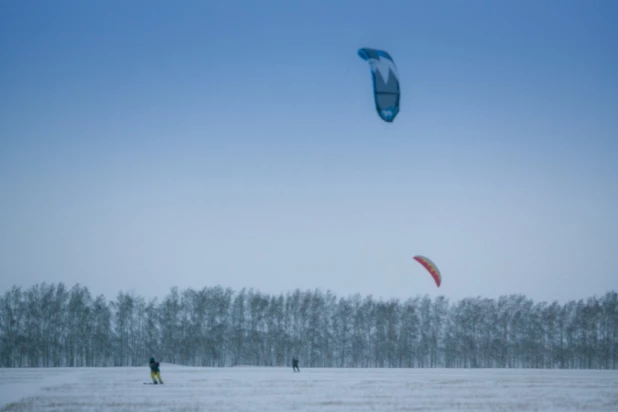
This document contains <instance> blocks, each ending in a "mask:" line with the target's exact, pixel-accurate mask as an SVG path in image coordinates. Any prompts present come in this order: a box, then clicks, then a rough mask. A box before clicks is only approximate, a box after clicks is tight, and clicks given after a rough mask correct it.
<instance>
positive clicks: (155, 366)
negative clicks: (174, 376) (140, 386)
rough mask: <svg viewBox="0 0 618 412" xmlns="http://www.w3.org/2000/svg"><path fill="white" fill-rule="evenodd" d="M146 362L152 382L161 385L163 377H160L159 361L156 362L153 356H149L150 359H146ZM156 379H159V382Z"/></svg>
mask: <svg viewBox="0 0 618 412" xmlns="http://www.w3.org/2000/svg"><path fill="white" fill-rule="evenodd" d="M148 364H149V366H150V377H151V378H152V383H154V384H155V385H156V384H157V383H160V384H162V385H163V379H161V371H160V370H159V362H157V361H156V360H155V358H154V356H153V357H151V358H150V361H148ZM155 378H156V379H155ZM157 379H158V380H159V382H157Z"/></svg>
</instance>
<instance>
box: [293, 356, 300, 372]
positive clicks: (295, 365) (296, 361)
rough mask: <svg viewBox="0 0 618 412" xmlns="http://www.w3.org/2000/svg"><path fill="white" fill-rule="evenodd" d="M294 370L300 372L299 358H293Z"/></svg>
mask: <svg viewBox="0 0 618 412" xmlns="http://www.w3.org/2000/svg"><path fill="white" fill-rule="evenodd" d="M292 370H293V371H294V372H300V368H299V367H298V359H296V358H292Z"/></svg>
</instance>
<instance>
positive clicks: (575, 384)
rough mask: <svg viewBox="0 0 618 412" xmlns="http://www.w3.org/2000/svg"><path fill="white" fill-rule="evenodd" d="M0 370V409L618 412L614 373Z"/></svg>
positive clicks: (174, 367)
mask: <svg viewBox="0 0 618 412" xmlns="http://www.w3.org/2000/svg"><path fill="white" fill-rule="evenodd" d="M161 375H162V378H163V380H164V382H165V385H156V386H155V385H144V384H143V383H144V382H150V373H149V369H148V367H147V366H144V367H141V368H76V369H69V368H59V369H57V368H54V369H0V408H1V409H0V410H1V411H65V412H66V411H125V410H126V411H148V412H155V411H161V412H172V411H209V412H216V411H251V412H260V411H263V412H279V411H300V412H306V411H336V412H344V411H345V412H348V411H349V412H364V411H462V410H465V411H543V412H550V411H594V412H602V411H618V371H595V370H593V371H590V370H532V369H506V370H505V369H309V368H302V365H301V373H294V372H292V369H291V368H256V367H236V368H193V367H184V366H177V365H169V364H162V365H161Z"/></svg>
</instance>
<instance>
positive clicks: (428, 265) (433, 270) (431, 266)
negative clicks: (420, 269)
mask: <svg viewBox="0 0 618 412" xmlns="http://www.w3.org/2000/svg"><path fill="white" fill-rule="evenodd" d="M414 260H416V261H417V262H419V263H420V264H421V265H423V266H424V267H425V269H427V271H429V273H430V274H431V276H432V277H433V280H434V281H435V282H436V285H437V286H438V287H440V284H441V283H442V275H440V271H439V270H438V267H437V266H436V264H435V263H433V262H432V261H431V260H430V259H429V258H426V257H425V256H420V255H417V256H414Z"/></svg>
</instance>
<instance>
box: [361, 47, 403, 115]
mask: <svg viewBox="0 0 618 412" xmlns="http://www.w3.org/2000/svg"><path fill="white" fill-rule="evenodd" d="M358 55H359V56H360V57H361V58H362V59H363V60H365V61H367V62H368V63H369V67H371V76H372V78H373V96H374V100H375V105H376V111H377V112H378V115H379V116H380V118H382V120H384V121H385V122H389V123H391V122H392V121H393V120H395V116H397V113H399V98H400V95H401V93H400V91H399V75H398V74H397V67H396V66H395V62H394V61H393V58H392V57H391V56H390V54H388V53H387V52H385V51H383V50H376V49H369V48H362V49H360V50H359V51H358Z"/></svg>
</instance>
